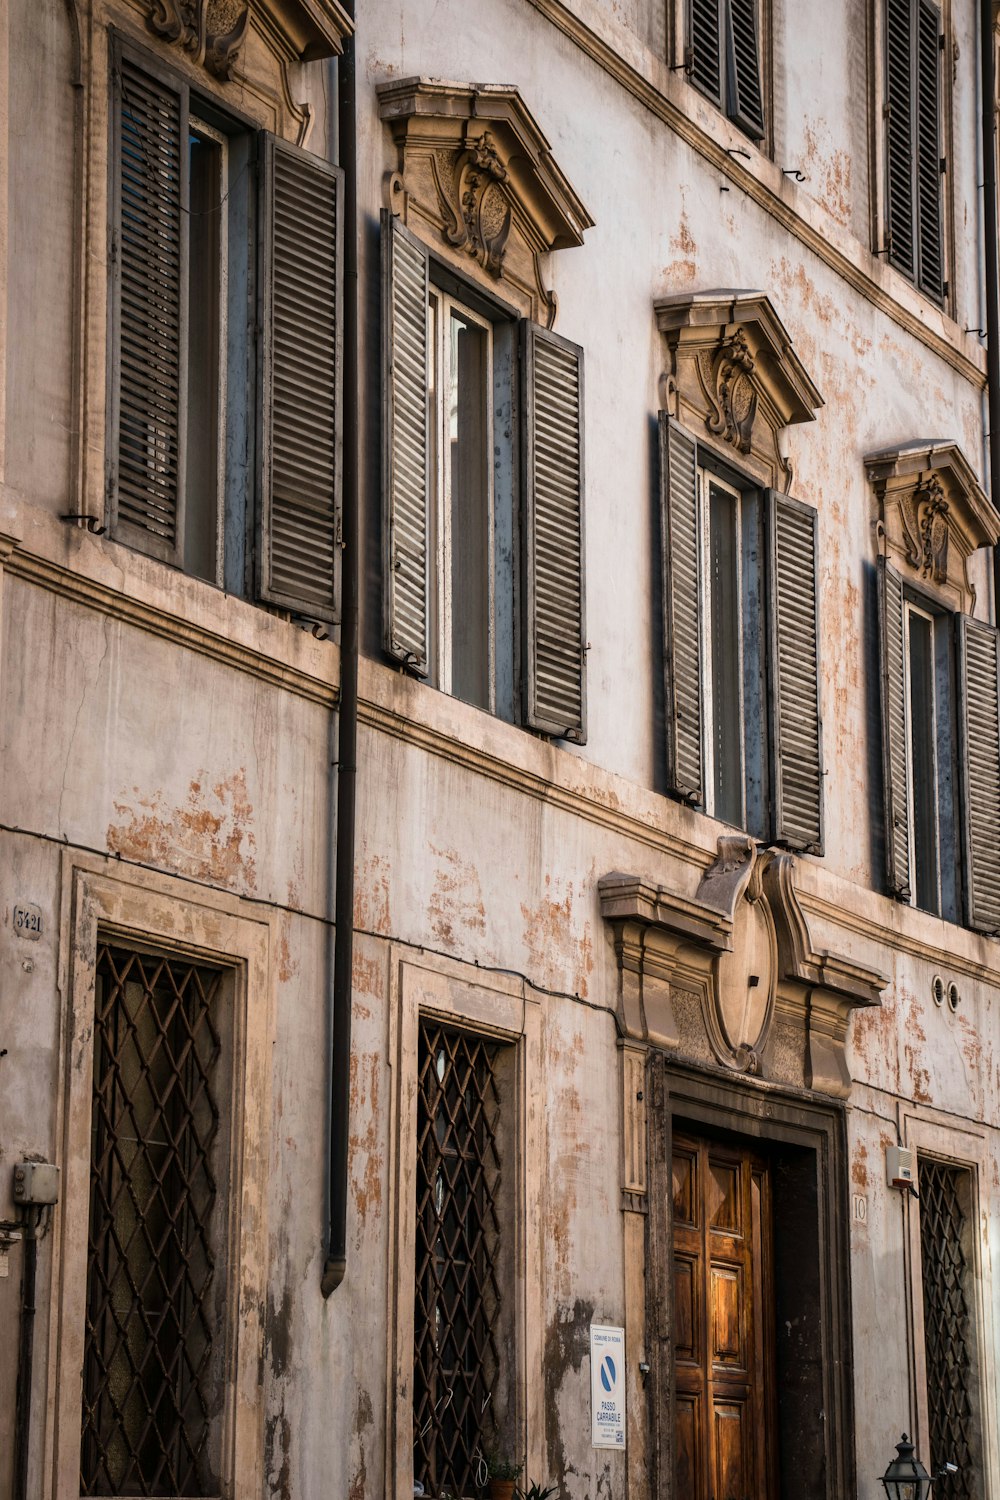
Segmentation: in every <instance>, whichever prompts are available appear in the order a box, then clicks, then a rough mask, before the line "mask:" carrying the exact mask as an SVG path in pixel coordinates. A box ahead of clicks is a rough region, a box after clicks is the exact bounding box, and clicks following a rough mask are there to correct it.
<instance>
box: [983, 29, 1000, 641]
mask: <svg viewBox="0 0 1000 1500" xmlns="http://www.w3.org/2000/svg"><path fill="white" fill-rule="evenodd" d="M979 45H980V68H979V78H980V89H981V105H982V109H981V113H982V131H983V250H984V256H983V259H984V261H985V266H986V285H985V287H984V288H983V296H984V300H985V302H986V406H987V412H988V415H989V454H990V499H991V500H992V501H993V504H994V505H995V506H997V507H1000V286H998V281H997V276H998V270H997V150H996V65H995V52H994V45H993V0H980V9H979ZM998 606H1000V551H998V549H997V548H996V547H994V548H993V618H994V622H995V623H1000V621H998V620H997V611H998Z"/></svg>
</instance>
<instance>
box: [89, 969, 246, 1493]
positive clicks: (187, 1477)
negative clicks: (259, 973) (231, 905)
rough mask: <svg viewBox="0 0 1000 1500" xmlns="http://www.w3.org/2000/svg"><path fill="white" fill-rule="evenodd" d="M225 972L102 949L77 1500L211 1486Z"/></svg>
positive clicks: (224, 1170) (225, 1071)
mask: <svg viewBox="0 0 1000 1500" xmlns="http://www.w3.org/2000/svg"><path fill="white" fill-rule="evenodd" d="M222 980H223V971H222V970H221V969H216V968H212V967H210V966H208V965H204V964H201V963H195V962H192V961H190V960H187V959H183V958H176V957H168V956H167V955H166V954H163V953H155V952H145V951H138V950H136V949H134V948H129V947H125V946H123V945H121V944H120V943H118V942H115V941H112V940H107V941H102V942H101V943H100V945H99V949H98V956H97V980H96V985H97V988H96V1014H95V1022H94V1043H93V1051H94V1072H93V1100H92V1122H91V1151H90V1229H89V1239H88V1250H87V1294H86V1334H85V1343H84V1363H83V1432H82V1449H81V1489H82V1492H83V1494H85V1495H166V1494H169V1495H178V1496H180V1495H207V1494H211V1493H216V1492H217V1490H218V1487H219V1479H218V1476H219V1472H220V1467H221V1446H222V1411H223V1404H222V1400H221V1391H222V1385H223V1373H222V1366H223V1360H224V1355H225V1348H224V1346H225V1338H224V1337H220V1330H221V1328H222V1327H223V1326H224V1318H223V1308H224V1305H225V1299H226V1264H225V1259H226V1256H225V1247H226V1239H227V1223H228V1204H227V1196H228V1193H227V1179H228V1155H229V1142H228V1132H229V1123H230V1122H229V1120H228V1118H227V1117H226V1115H225V1113H224V1111H223V1108H222V1101H223V1100H224V1099H225V1098H226V1097H227V1094H228V1092H229V1089H230V1084H229V1082H228V1075H229V1073H230V1066H231V1052H230V1049H229V1048H227V1047H225V1046H224V1044H223V1038H222V1032H221V1027H222V1016H221V1014H220V1011H221V1005H220V991H221V989H222Z"/></svg>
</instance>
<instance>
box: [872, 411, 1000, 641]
mask: <svg viewBox="0 0 1000 1500" xmlns="http://www.w3.org/2000/svg"><path fill="white" fill-rule="evenodd" d="M865 468H866V470H867V473H868V480H869V483H870V484H871V486H872V494H873V498H874V502H875V514H874V523H875V532H876V536H877V538H878V543H879V549H880V551H882V552H884V553H885V555H886V556H887V557H888V558H889V559H890V561H892V562H894V563H895V564H896V566H897V567H898V568H899V569H900V571H901V572H902V573H903V574H904V576H906V573H907V571H909V572H910V573H916V574H917V575H918V577H919V578H920V580H921V581H922V582H923V583H927V584H930V585H932V586H933V587H935V588H936V589H938V590H940V592H941V594H942V596H943V599H944V602H946V603H947V604H948V605H949V607H951V608H953V609H959V610H963V611H965V612H966V613H968V614H971V613H972V611H973V609H974V607H975V601H976V591H975V589H974V587H973V585H972V583H971V580H970V578H969V573H968V561H969V558H970V557H971V555H972V553H973V552H974V551H975V550H976V549H977V548H978V547H982V546H986V545H994V544H995V543H996V542H997V541H998V540H1000V514H998V513H997V511H996V510H995V508H994V507H993V505H992V504H991V502H990V501H989V500H988V499H987V497H986V495H985V494H984V493H983V491H982V489H981V488H980V485H979V482H978V480H977V479H976V476H975V473H974V472H973V469H972V467H971V465H970V464H969V462H968V460H967V459H966V458H965V456H964V455H963V453H962V452H961V449H960V448H959V447H958V445H957V444H956V443H950V442H940V441H938V442H932V441H930V440H928V439H921V440H918V441H917V442H913V443H907V444H905V445H903V446H901V447H898V448H888V449H884V450H883V451H881V452H879V453H871V454H869V455H868V457H867V458H866V459H865Z"/></svg>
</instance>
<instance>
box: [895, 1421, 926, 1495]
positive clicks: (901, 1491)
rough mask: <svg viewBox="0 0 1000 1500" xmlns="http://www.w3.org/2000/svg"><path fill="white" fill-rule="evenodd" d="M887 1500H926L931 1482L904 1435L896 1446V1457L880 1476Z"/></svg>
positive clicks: (904, 1434)
mask: <svg viewBox="0 0 1000 1500" xmlns="http://www.w3.org/2000/svg"><path fill="white" fill-rule="evenodd" d="M882 1483H883V1485H884V1486H885V1493H886V1495H887V1497H888V1500H927V1497H928V1495H929V1494H930V1492H931V1484H932V1483H933V1480H932V1479H931V1476H930V1475H929V1474H928V1472H927V1470H926V1469H925V1468H924V1466H923V1464H922V1463H921V1462H920V1460H919V1458H917V1457H916V1456H915V1454H914V1451H913V1444H912V1443H911V1442H910V1440H909V1438H908V1437H907V1436H906V1433H905V1432H904V1433H903V1441H902V1442H901V1443H897V1444H896V1457H895V1458H894V1459H893V1461H892V1463H891V1464H890V1465H889V1467H888V1468H887V1469H886V1471H885V1473H884V1474H883V1475H882Z"/></svg>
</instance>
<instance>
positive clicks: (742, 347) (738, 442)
mask: <svg viewBox="0 0 1000 1500" xmlns="http://www.w3.org/2000/svg"><path fill="white" fill-rule="evenodd" d="M754 368H755V366H754V357H753V355H752V354H751V353H750V346H749V345H748V343H747V337H746V334H745V333H744V331H743V329H742V328H740V329H738V330H737V331H736V333H735V334H734V335H733V337H732V338H731V339H725V340H723V342H722V343H721V344H720V345H719V347H718V349H716V351H715V353H714V354H699V355H698V374H699V375H700V376H701V384H702V389H703V390H704V392H705V396H706V398H707V400H708V402H709V405H710V408H711V409H710V411H709V413H708V416H707V417H706V418H705V426H706V427H707V428H708V430H709V432H711V433H714V434H715V436H716V437H721V438H722V439H723V440H724V441H725V442H727V443H732V445H733V447H734V448H735V449H736V450H737V452H739V453H749V452H750V448H751V438H752V434H753V423H754V417H755V416H756V415H757V392H756V390H755V389H754V384H753V378H752V377H753V373H754Z"/></svg>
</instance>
